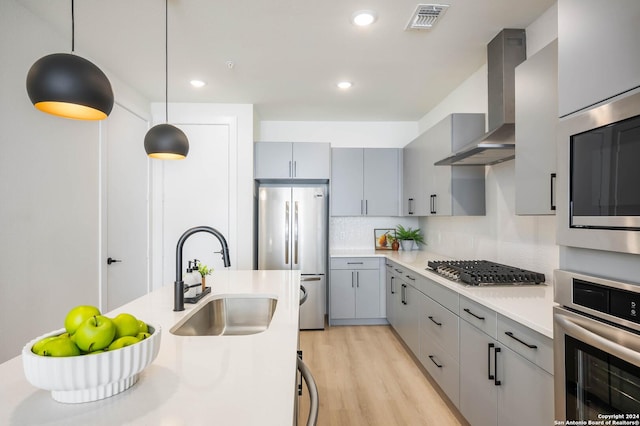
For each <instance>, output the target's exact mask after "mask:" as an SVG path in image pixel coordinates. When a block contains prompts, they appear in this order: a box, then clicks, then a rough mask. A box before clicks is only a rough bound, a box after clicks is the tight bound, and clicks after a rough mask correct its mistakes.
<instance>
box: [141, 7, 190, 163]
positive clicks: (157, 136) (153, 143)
mask: <svg viewBox="0 0 640 426" xmlns="http://www.w3.org/2000/svg"><path fill="white" fill-rule="evenodd" d="M168 4H169V1H168V0H165V2H164V26H165V33H164V43H165V44H164V46H165V47H164V76H165V80H164V96H165V104H164V108H165V109H164V114H165V124H158V125H156V126H153V127H152V128H150V129H149V131H148V132H147V134H146V135H145V137H144V150H145V151H147V155H148V156H149V157H151V158H157V159H160V160H182V159H184V158H186V157H187V154H188V153H189V140H188V139H187V135H185V134H184V132H183V131H182V130H180V129H178V128H177V127H175V126H172V125H171V124H168V122H169V6H168Z"/></svg>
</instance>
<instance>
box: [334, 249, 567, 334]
mask: <svg viewBox="0 0 640 426" xmlns="http://www.w3.org/2000/svg"><path fill="white" fill-rule="evenodd" d="M372 256H375V257H385V258H387V259H389V260H392V261H393V262H396V263H398V264H400V265H402V266H404V267H405V268H408V269H411V270H412V271H413V272H415V273H417V274H421V275H423V276H425V277H427V278H429V279H430V280H433V281H435V282H437V283H439V284H441V285H443V286H445V287H447V288H450V289H452V290H454V291H456V292H457V293H459V294H461V295H462V296H466V297H468V298H469V299H471V300H473V301H475V302H478V303H480V304H482V305H484V306H486V307H488V308H491V309H493V310H494V311H496V312H497V313H499V314H501V315H504V316H505V317H507V318H510V319H512V320H514V321H516V322H518V323H520V324H522V325H524V326H526V327H529V328H530V329H532V330H535V331H537V332H538V333H540V334H542V335H544V336H547V337H549V338H551V339H553V306H554V305H555V302H554V301H553V282H552V280H553V277H545V278H546V283H545V284H546V285H533V286H532V285H525V286H487V287H476V286H470V285H464V284H459V283H457V282H454V281H451V280H449V279H447V278H445V277H442V276H440V275H438V274H436V273H435V272H432V271H430V270H427V262H428V261H429V260H451V258H448V257H446V256H442V255H438V254H434V253H430V252H428V251H424V250H415V251H409V252H405V251H391V250H332V251H331V257H372Z"/></svg>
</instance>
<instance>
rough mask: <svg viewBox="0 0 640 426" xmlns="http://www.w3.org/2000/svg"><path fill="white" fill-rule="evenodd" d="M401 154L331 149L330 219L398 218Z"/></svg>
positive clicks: (387, 149) (373, 149) (356, 149)
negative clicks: (361, 217)
mask: <svg viewBox="0 0 640 426" xmlns="http://www.w3.org/2000/svg"><path fill="white" fill-rule="evenodd" d="M399 192H400V150H399V149H396V148H333V149H332V150H331V215H332V216H398V215H399V213H400V211H399Z"/></svg>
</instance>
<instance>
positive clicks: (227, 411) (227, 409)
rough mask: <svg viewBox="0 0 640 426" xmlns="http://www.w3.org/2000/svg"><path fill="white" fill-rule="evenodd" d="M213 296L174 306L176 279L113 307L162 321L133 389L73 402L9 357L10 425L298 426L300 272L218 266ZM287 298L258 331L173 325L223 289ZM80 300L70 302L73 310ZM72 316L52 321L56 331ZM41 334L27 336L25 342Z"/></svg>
mask: <svg viewBox="0 0 640 426" xmlns="http://www.w3.org/2000/svg"><path fill="white" fill-rule="evenodd" d="M207 283H208V284H210V285H211V287H212V292H211V295H209V296H206V297H205V298H203V299H202V300H201V301H200V302H199V303H197V304H195V305H190V304H186V305H185V310H184V311H182V312H174V311H173V285H167V286H165V287H163V288H161V289H159V290H156V291H153V292H151V293H150V294H148V295H145V296H143V297H140V298H138V299H136V300H134V301H132V302H130V303H128V304H126V305H124V306H122V307H120V308H118V309H116V310H114V311H112V312H108V313H106V315H107V316H109V317H114V316H115V315H117V314H118V313H121V312H128V313H131V314H133V315H135V316H136V317H138V318H140V319H142V320H144V321H146V322H149V323H151V324H154V325H159V326H160V327H162V342H161V347H160V352H159V354H158V357H157V358H156V359H155V361H154V362H153V363H152V364H151V365H149V366H148V367H147V368H146V369H145V370H144V371H143V372H142V373H141V374H140V378H139V380H138V383H136V384H135V385H134V386H133V387H131V388H130V389H128V390H126V391H124V392H122V393H120V394H118V395H115V396H113V397H110V398H106V399H103V400H100V401H95V402H88V403H83V404H63V403H58V402H56V401H54V400H53V399H52V398H51V395H50V393H49V392H48V391H44V390H41V389H37V388H35V387H33V386H32V385H31V384H30V383H29V382H27V380H26V379H25V376H24V373H23V368H22V359H21V357H20V356H18V357H15V358H13V359H11V360H9V361H7V362H5V363H3V364H0V377H2V383H1V384H0V424H2V425H15V426H27V425H39V426H40V425H42V426H44V425H60V426H62V425H64V426H70V425H87V424H91V425H109V426H112V425H153V426H174V425H176V426H177V425H181V426H182V425H190V426H191V425H193V426H195V425H212V424H219V425H234V426H235V425H274V426H282V425H287V424H293V422H294V404H295V398H296V392H295V390H296V389H295V385H296V383H295V382H296V360H297V353H296V350H297V348H298V310H299V300H300V274H299V272H298V271H226V270H225V271H216V272H214V274H213V275H212V276H210V277H208V278H207ZM242 294H261V295H269V296H271V297H275V298H277V299H278V302H277V307H276V310H275V313H274V315H273V319H272V321H271V325H270V326H269V328H268V329H267V330H266V331H264V332H262V333H259V334H254V335H248V336H204V337H184V336H175V335H173V334H171V333H170V332H169V330H170V329H171V328H172V327H173V326H174V325H175V324H176V323H178V322H179V321H180V319H182V318H184V317H185V316H186V315H189V314H190V313H191V312H192V311H193V310H194V309H197V308H198V307H200V306H202V305H203V304H204V303H206V301H207V300H208V299H210V298H215V297H216V296H219V295H242ZM71 307H72V306H70V307H69V308H71ZM63 321H64V318H52V319H51V330H55V329H57V328H60V327H61V324H62V323H63ZM34 337H36V336H25V343H26V342H27V341H29V340H31V339H32V338H34Z"/></svg>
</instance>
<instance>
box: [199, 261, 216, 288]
mask: <svg viewBox="0 0 640 426" xmlns="http://www.w3.org/2000/svg"><path fill="white" fill-rule="evenodd" d="M198 272H200V275H201V276H202V291H205V289H206V288H207V286H206V284H205V276H207V275H211V272H213V268H209V267H208V266H207V265H205V264H204V263H201V264H199V265H198Z"/></svg>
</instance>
